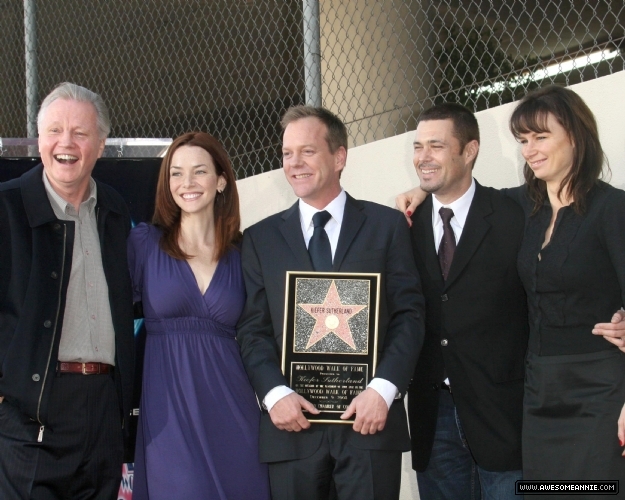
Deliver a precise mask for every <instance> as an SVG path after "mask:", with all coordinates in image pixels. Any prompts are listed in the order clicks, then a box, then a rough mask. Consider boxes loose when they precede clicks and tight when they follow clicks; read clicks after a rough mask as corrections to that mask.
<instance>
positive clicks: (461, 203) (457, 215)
mask: <svg viewBox="0 0 625 500" xmlns="http://www.w3.org/2000/svg"><path fill="white" fill-rule="evenodd" d="M474 194H475V179H471V186H469V189H467V191H466V192H465V193H464V194H463V195H462V196H461V197H460V198H458V199H457V200H455V201H453V202H451V203H449V204H448V205H443V204H442V203H441V202H440V201H438V198H436V195H432V217H433V219H434V221H435V223H438V221H440V217H438V211H439V210H440V209H441V207H447V208H451V209H452V210H453V211H454V219H455V220H456V222H457V223H458V224H459V225H460V227H464V223H465V222H466V220H467V215H469V208H471V202H472V201H473V195H474ZM452 220H453V219H452ZM441 224H442V222H441Z"/></svg>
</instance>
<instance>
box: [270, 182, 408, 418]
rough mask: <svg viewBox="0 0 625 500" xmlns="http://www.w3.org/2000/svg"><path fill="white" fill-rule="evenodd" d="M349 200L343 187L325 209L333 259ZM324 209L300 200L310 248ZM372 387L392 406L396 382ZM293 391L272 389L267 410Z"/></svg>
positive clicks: (377, 381) (374, 381) (379, 380)
mask: <svg viewBox="0 0 625 500" xmlns="http://www.w3.org/2000/svg"><path fill="white" fill-rule="evenodd" d="M346 201H347V194H345V191H344V190H342V189H341V192H340V193H339V195H338V196H337V197H336V198H334V199H333V200H332V201H331V202H330V203H328V205H327V206H326V207H325V208H324V209H323V210H327V211H328V212H329V213H330V215H331V216H332V217H331V218H330V220H329V221H328V223H327V224H326V225H325V230H326V233H327V235H328V239H329V240H330V249H331V250H332V260H333V261H334V254H335V253H336V246H337V244H338V242H339V234H340V232H341V225H342V224H343V214H344V213H345V202H346ZM321 211H322V210H318V209H316V208H315V207H312V206H310V205H309V204H308V203H306V202H305V201H304V200H302V199H300V200H299V218H300V222H301V224H302V234H303V235H304V241H305V242H306V248H308V243H309V242H310V238H312V235H313V232H314V231H315V226H314V225H313V220H312V219H313V216H314V215H315V214H316V213H317V212H321ZM367 387H370V388H371V389H374V390H375V391H376V392H377V393H378V394H380V396H382V398H384V401H386V404H387V405H388V407H389V408H390V406H391V404H392V403H393V400H394V399H395V397H396V396H397V395H398V391H397V387H396V386H395V384H393V383H391V382H389V381H388V380H385V379H383V378H378V377H376V378H373V379H372V380H371V382H369V385H368V386H367ZM292 392H293V389H291V388H290V387H287V386H286V385H279V386H277V387H274V388H273V389H271V390H270V391H269V392H268V393H267V395H266V396H265V399H263V404H264V405H265V408H267V411H271V409H272V408H273V405H275V404H276V403H277V402H278V401H279V400H281V399H282V398H283V397H285V396H288V395H289V394H291V393H292Z"/></svg>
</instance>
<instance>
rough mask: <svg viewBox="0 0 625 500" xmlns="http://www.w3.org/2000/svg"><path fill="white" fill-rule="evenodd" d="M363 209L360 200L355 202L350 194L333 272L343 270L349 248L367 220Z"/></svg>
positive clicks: (335, 254) (335, 253)
mask: <svg viewBox="0 0 625 500" xmlns="http://www.w3.org/2000/svg"><path fill="white" fill-rule="evenodd" d="M362 209H363V207H362V205H361V204H360V203H359V202H358V200H355V199H354V198H352V197H351V196H350V195H349V194H348V195H347V201H346V202H345V211H344V212H343V222H342V223H341V232H340V234H339V241H338V244H337V246H336V252H334V262H333V264H332V270H333V271H338V270H339V269H340V268H341V264H342V263H343V259H345V255H347V251H348V250H349V247H350V246H351V244H352V242H353V241H354V238H355V237H356V234H358V231H360V227H361V226H362V225H363V224H364V222H365V219H366V218H367V217H366V216H365V214H363V213H362Z"/></svg>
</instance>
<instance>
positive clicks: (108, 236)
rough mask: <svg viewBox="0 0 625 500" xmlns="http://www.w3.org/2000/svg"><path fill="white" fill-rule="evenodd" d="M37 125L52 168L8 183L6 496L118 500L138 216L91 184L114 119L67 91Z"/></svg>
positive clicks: (1, 371) (2, 268)
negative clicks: (129, 246)
mask: <svg viewBox="0 0 625 500" xmlns="http://www.w3.org/2000/svg"><path fill="white" fill-rule="evenodd" d="M38 128H39V152H40V154H41V162H42V163H41V164H40V165H38V166H36V167H34V168H33V169H31V170H30V171H28V172H27V173H25V174H24V175H22V176H21V177H20V178H18V179H15V180H12V181H9V182H6V183H4V184H2V185H1V186H0V242H1V243H0V498H6V499H51V498H81V499H88V498H89V499H116V498H117V496H116V495H117V492H118V489H119V484H120V479H121V468H122V460H123V432H122V430H123V428H124V427H125V428H127V427H128V426H127V425H126V424H127V421H126V420H127V418H128V416H129V414H130V404H131V397H132V379H133V376H134V366H133V362H134V361H133V358H134V356H133V345H134V342H133V315H132V294H131V285H130V278H129V275H128V270H127V269H128V266H127V264H126V237H127V235H128V232H129V230H130V217H129V214H128V209H127V207H126V205H125V203H124V201H123V200H122V198H121V197H120V195H119V194H118V193H116V192H115V191H114V190H113V189H111V188H110V187H108V186H106V185H104V184H102V183H100V182H97V181H95V180H94V179H93V178H92V177H91V172H92V171H93V168H94V166H95V163H96V160H97V159H98V158H99V157H100V156H102V152H103V150H104V142H105V139H106V136H107V135H108V133H109V131H110V122H109V116H108V110H107V108H106V105H105V104H104V101H103V100H102V98H101V97H100V96H99V95H98V94H95V93H94V92H91V91H90V90H88V89H86V88H84V87H80V86H78V85H75V84H72V83H63V84H61V85H59V86H58V87H56V88H55V89H54V90H53V91H52V92H51V93H50V95H48V96H47V97H46V98H45V99H44V101H43V103H42V105H41V109H40V111H39V116H38Z"/></svg>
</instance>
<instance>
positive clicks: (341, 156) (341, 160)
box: [334, 146, 347, 171]
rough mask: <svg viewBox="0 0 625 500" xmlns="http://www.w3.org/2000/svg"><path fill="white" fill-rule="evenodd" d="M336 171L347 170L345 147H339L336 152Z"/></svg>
mask: <svg viewBox="0 0 625 500" xmlns="http://www.w3.org/2000/svg"><path fill="white" fill-rule="evenodd" d="M334 161H335V165H334V170H335V171H340V170H343V168H345V163H347V150H346V149H345V148H344V147H343V146H339V148H338V149H337V150H336V151H335V152H334Z"/></svg>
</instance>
